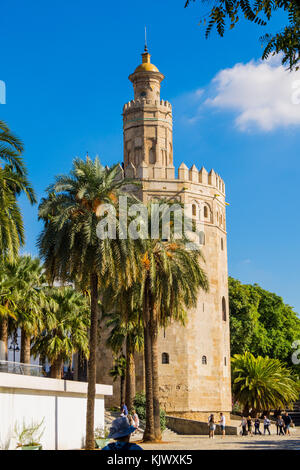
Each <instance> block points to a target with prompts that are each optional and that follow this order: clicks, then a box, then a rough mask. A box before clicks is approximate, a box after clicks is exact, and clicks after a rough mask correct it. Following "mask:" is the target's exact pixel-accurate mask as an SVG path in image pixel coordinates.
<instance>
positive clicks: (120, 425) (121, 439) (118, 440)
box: [102, 417, 143, 452]
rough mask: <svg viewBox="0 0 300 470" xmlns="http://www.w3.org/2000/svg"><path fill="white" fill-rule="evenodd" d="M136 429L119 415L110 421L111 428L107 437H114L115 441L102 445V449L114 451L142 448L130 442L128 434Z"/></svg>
mask: <svg viewBox="0 0 300 470" xmlns="http://www.w3.org/2000/svg"><path fill="white" fill-rule="evenodd" d="M134 431H136V428H135V427H134V426H130V424H129V423H128V420H127V418H125V417H120V418H117V419H115V420H114V421H113V422H112V423H111V428H110V432H109V435H108V437H109V438H110V439H114V440H115V442H111V443H110V444H108V445H107V446H105V447H103V449H102V450H112V451H115V452H119V451H126V450H143V449H142V448H141V447H140V446H138V445H137V444H134V443H132V444H131V443H130V442H129V441H130V434H132V433H133V432H134Z"/></svg>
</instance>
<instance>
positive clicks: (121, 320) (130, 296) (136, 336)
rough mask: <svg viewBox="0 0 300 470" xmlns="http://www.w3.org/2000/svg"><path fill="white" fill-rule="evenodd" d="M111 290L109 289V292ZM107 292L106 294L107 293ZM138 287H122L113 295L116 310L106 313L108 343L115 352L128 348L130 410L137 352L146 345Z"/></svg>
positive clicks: (127, 403) (126, 377)
mask: <svg viewBox="0 0 300 470" xmlns="http://www.w3.org/2000/svg"><path fill="white" fill-rule="evenodd" d="M108 292H110V291H109V290H107V293H108ZM107 293H106V295H107ZM138 300H139V299H138V296H137V292H136V289H127V290H126V289H121V290H120V291H119V292H118V293H117V294H116V295H115V297H112V305H113V306H114V307H115V310H114V312H113V313H111V314H107V315H105V317H107V318H108V320H107V321H106V324H105V325H106V327H107V328H108V329H109V330H110V334H109V337H108V339H107V345H108V346H109V347H110V348H111V349H112V351H113V352H114V353H115V354H119V353H120V352H121V351H123V349H124V347H125V349H126V374H125V403H126V405H127V407H128V409H129V410H130V409H131V408H132V407H133V401H134V397H135V361H134V354H135V352H138V353H140V352H142V351H143V346H144V337H143V324H142V321H141V311H140V308H139V303H138Z"/></svg>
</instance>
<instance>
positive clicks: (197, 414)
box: [167, 410, 230, 422]
mask: <svg viewBox="0 0 300 470" xmlns="http://www.w3.org/2000/svg"><path fill="white" fill-rule="evenodd" d="M220 413H223V415H224V416H225V419H226V421H227V422H229V420H230V411H224V410H211V411H182V412H180V411H174V412H172V411H169V412H168V413H167V414H168V415H169V416H174V418H184V419H191V420H194V421H204V422H207V421H208V418H209V416H210V415H211V414H213V415H214V416H215V419H216V422H218V420H219V416H220Z"/></svg>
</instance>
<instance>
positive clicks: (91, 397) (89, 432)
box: [85, 273, 98, 450]
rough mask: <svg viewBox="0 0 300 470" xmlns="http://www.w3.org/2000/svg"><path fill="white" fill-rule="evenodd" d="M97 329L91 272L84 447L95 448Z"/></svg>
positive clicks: (95, 291) (95, 284)
mask: <svg viewBox="0 0 300 470" xmlns="http://www.w3.org/2000/svg"><path fill="white" fill-rule="evenodd" d="M97 329H98V275H97V274H96V273H93V274H91V326H90V345H89V351H90V357H89V362H88V391H87V409H86V443H85V448H86V449H89V450H93V449H94V448H95V439H94V415H95V394H96V355H97Z"/></svg>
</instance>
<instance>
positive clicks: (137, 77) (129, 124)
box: [123, 47, 174, 179]
mask: <svg viewBox="0 0 300 470" xmlns="http://www.w3.org/2000/svg"><path fill="white" fill-rule="evenodd" d="M163 79H164V76H163V74H162V73H160V72H159V71H158V69H157V68H156V67H155V65H153V64H151V63H150V54H149V52H148V51H147V48H146V47H145V52H144V53H143V54H142V63H141V65H139V66H138V67H137V68H136V69H135V71H134V73H133V74H131V75H129V80H130V81H131V82H132V84H133V89H134V100H132V101H130V102H129V103H127V104H125V106H124V110H123V122H124V165H125V167H127V173H128V172H129V173H130V172H131V173H132V175H137V176H138V177H139V178H151V179H165V178H167V179H172V178H173V179H174V166H173V135H172V132H173V130H172V106H171V105H170V103H168V102H167V101H163V100H161V99H160V84H161V81H162V80H163ZM135 170H137V172H136V171H135Z"/></svg>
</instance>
